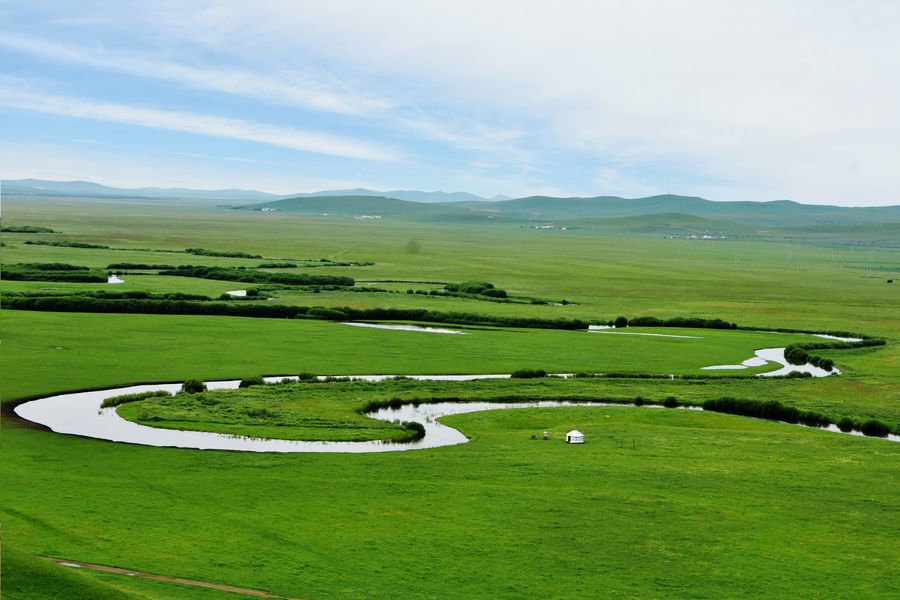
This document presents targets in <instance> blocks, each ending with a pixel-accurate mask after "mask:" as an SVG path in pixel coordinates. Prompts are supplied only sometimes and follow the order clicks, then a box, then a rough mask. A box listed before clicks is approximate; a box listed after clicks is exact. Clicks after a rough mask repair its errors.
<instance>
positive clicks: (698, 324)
mask: <svg viewBox="0 0 900 600" xmlns="http://www.w3.org/2000/svg"><path fill="white" fill-rule="evenodd" d="M619 319H625V317H619V318H618V319H616V320H615V321H613V322H612V323H610V325H615V326H616V327H619V326H620V325H618V324H617V323H619ZM625 324H626V325H628V326H631V327H692V328H695V329H737V323H729V322H728V321H723V320H722V319H704V318H702V317H673V318H671V319H658V318H656V317H635V318H634V319H631V320H627V319H625Z"/></svg>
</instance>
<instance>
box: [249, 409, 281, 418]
mask: <svg viewBox="0 0 900 600" xmlns="http://www.w3.org/2000/svg"><path fill="white" fill-rule="evenodd" d="M247 416H248V417H251V418H253V419H270V418H272V417H274V416H275V413H273V412H272V411H270V410H269V409H268V408H249V409H247Z"/></svg>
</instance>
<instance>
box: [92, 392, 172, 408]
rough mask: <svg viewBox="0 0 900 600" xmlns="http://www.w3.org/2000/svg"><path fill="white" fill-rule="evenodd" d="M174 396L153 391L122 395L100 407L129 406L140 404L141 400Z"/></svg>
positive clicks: (105, 401) (108, 400)
mask: <svg viewBox="0 0 900 600" xmlns="http://www.w3.org/2000/svg"><path fill="white" fill-rule="evenodd" d="M171 395H172V394H171V393H169V392H167V391H165V390H153V391H151V392H137V393H136V394H122V395H121V396H113V397H112V398H107V399H106V400H104V401H103V403H102V404H101V405H100V408H109V407H111V406H119V405H121V404H128V403H129V402H138V401H140V400H146V399H147V398H159V397H163V396H171Z"/></svg>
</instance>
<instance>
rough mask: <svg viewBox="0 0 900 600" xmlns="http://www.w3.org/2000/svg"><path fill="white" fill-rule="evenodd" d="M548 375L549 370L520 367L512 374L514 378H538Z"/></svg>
mask: <svg viewBox="0 0 900 600" xmlns="http://www.w3.org/2000/svg"><path fill="white" fill-rule="evenodd" d="M546 376H547V371H545V370H543V369H518V370H516V371H513V372H512V374H511V375H510V377H512V378H513V379H538V378H541V377H546Z"/></svg>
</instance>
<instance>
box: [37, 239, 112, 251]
mask: <svg viewBox="0 0 900 600" xmlns="http://www.w3.org/2000/svg"><path fill="white" fill-rule="evenodd" d="M25 243H26V244H30V245H32V246H59V247H61V248H94V249H98V250H107V249H109V246H104V245H103V244H89V243H87V242H73V241H70V240H61V241H59V242H45V241H43V240H26V241H25Z"/></svg>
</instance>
